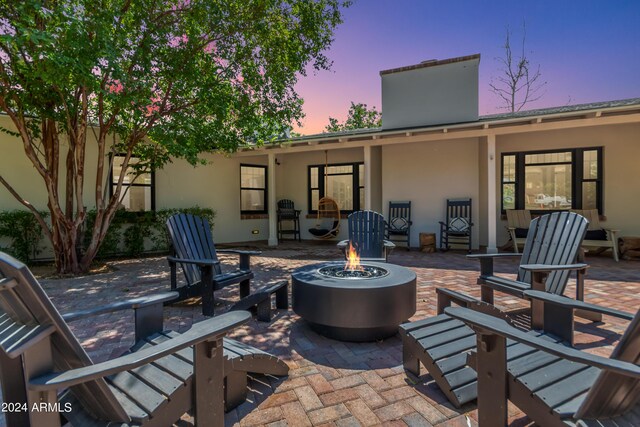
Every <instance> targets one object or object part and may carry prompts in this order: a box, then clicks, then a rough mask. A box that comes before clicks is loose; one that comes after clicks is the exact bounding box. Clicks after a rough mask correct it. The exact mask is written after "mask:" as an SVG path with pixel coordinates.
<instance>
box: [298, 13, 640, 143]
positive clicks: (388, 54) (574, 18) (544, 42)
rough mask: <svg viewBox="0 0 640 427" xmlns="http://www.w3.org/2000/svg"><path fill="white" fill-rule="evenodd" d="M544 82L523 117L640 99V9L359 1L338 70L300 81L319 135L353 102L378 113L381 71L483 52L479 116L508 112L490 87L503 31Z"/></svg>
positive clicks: (338, 42) (344, 29) (335, 50)
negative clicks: (536, 110) (542, 111)
mask: <svg viewBox="0 0 640 427" xmlns="http://www.w3.org/2000/svg"><path fill="white" fill-rule="evenodd" d="M523 21H524V22H526V40H527V41H526V52H527V55H528V56H529V59H530V60H531V63H532V64H539V65H540V70H541V72H542V79H543V80H544V81H546V82H547V85H546V90H545V94H544V96H543V97H542V98H541V99H540V100H539V101H537V102H535V103H532V104H530V105H529V106H528V107H527V108H526V109H533V108H544V107H552V106H558V105H566V104H581V103H585V102H596V101H607V100H614V99H625V98H634V97H640V1H562V0H561V1H529V2H522V1H445V2H443V1H431V0H356V1H355V2H354V4H353V6H352V7H351V8H349V9H347V10H345V12H344V23H343V24H342V25H341V26H340V27H339V28H338V29H337V31H336V33H335V41H334V44H333V46H332V48H331V50H330V51H329V52H328V55H329V57H330V58H331V59H332V60H333V68H332V70H331V71H328V72H326V71H324V72H319V73H317V74H315V75H314V74H313V73H309V75H308V76H307V77H301V79H300V81H299V83H298V85H297V87H296V88H297V90H298V92H299V93H300V95H301V96H302V97H303V98H304V99H305V104H304V110H305V113H306V114H307V117H306V119H305V121H304V126H303V127H302V129H300V131H301V132H302V133H305V134H310V133H317V132H321V131H322V129H323V128H324V126H325V125H326V124H327V123H328V118H329V116H332V117H337V118H339V119H344V118H345V117H346V112H347V110H348V108H349V103H350V102H351V101H354V102H364V103H366V104H368V105H369V106H376V107H377V108H378V109H380V76H379V71H380V70H383V69H388V68H395V67H400V66H404V65H411V64H416V63H419V62H421V61H424V60H426V59H446V58H451V57H456V56H463V55H469V54H474V53H480V54H481V55H482V57H481V61H480V94H479V95H480V114H481V115H484V114H493V113H498V112H500V111H501V110H500V109H499V107H500V101H499V99H498V98H497V96H495V95H494V94H492V93H491V92H490V91H489V87H488V83H489V81H490V79H491V77H492V76H495V75H497V74H498V67H499V64H498V62H497V61H496V60H495V58H496V57H498V56H502V55H503V49H502V45H503V44H504V38H505V33H506V28H507V26H509V27H510V28H511V30H512V32H513V35H512V46H516V45H519V44H520V42H521V39H522V23H523Z"/></svg>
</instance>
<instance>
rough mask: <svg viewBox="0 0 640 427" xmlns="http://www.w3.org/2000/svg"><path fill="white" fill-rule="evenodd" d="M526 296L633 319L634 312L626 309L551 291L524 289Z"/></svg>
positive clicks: (573, 307)
mask: <svg viewBox="0 0 640 427" xmlns="http://www.w3.org/2000/svg"><path fill="white" fill-rule="evenodd" d="M524 296H525V297H528V298H531V299H536V300H540V301H543V302H544V303H545V304H547V303H548V304H554V305H559V306H562V307H568V308H572V309H579V310H586V311H592V312H594V313H602V314H607V315H609V316H613V317H618V318H620V319H625V320H633V314H631V313H627V312H625V311H620V310H615V309H613V308H607V307H602V306H600V305H596V304H590V303H588V302H584V301H580V300H575V299H573V298H568V297H565V296H562V295H556V294H551V293H549V292H543V291H534V290H528V291H524Z"/></svg>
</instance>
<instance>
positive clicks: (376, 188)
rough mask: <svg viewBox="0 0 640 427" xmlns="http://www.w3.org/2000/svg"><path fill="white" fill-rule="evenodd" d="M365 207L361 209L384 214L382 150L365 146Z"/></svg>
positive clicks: (377, 147)
mask: <svg viewBox="0 0 640 427" xmlns="http://www.w3.org/2000/svg"><path fill="white" fill-rule="evenodd" d="M363 149H364V206H360V209H365V210H371V211H376V212H380V213H382V148H381V147H380V146H371V145H365V146H364V147H363Z"/></svg>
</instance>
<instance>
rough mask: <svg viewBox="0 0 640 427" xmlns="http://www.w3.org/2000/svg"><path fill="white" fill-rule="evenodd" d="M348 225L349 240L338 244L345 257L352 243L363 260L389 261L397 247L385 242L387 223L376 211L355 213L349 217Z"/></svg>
mask: <svg viewBox="0 0 640 427" xmlns="http://www.w3.org/2000/svg"><path fill="white" fill-rule="evenodd" d="M348 224H349V240H343V241H341V242H339V243H338V249H340V250H341V251H342V252H343V253H344V254H345V257H346V256H347V255H348V254H347V250H348V247H349V242H351V244H352V245H353V246H354V247H355V249H356V251H357V252H358V255H359V256H360V258H361V259H364V260H370V261H374V260H375V261H385V262H386V261H387V257H388V256H389V254H390V253H391V251H392V250H393V248H395V247H396V245H395V244H393V243H392V242H390V241H388V240H385V222H384V217H383V216H382V215H381V214H379V213H378V212H374V211H358V212H353V213H352V214H350V215H349V217H348Z"/></svg>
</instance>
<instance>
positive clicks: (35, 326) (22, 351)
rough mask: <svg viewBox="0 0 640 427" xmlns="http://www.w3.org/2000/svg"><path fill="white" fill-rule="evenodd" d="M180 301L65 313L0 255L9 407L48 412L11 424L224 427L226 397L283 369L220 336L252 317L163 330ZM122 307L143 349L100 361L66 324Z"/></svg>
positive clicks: (17, 415) (29, 413) (2, 364)
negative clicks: (183, 422)
mask: <svg viewBox="0 0 640 427" xmlns="http://www.w3.org/2000/svg"><path fill="white" fill-rule="evenodd" d="M176 296H177V294H176V293H175V292H168V293H165V294H161V295H155V296H148V297H142V298H136V299H135V300H129V301H122V302H116V303H112V304H110V305H107V306H103V307H96V308H93V309H87V310H83V311H78V312H75V313H69V314H67V315H65V316H61V315H60V313H59V312H58V311H57V310H56V308H55V307H54V306H53V304H52V303H51V300H50V299H49V298H48V297H47V295H46V293H45V292H44V290H43V289H42V287H41V286H40V284H39V283H38V281H37V280H36V279H35V278H34V277H33V275H32V274H31V272H30V271H29V269H28V268H27V267H26V266H25V265H24V264H22V263H21V262H19V261H17V260H16V259H14V258H12V257H10V256H9V255H7V254H4V253H2V252H0V318H2V322H3V331H2V333H1V335H2V336H1V338H0V374H1V375H0V378H1V381H2V397H3V401H4V402H5V403H7V404H11V405H13V406H12V407H14V408H33V407H34V405H36V406H37V407H39V408H42V405H43V404H44V405H46V408H47V410H42V411H33V410H25V411H22V410H20V411H12V412H11V413H6V414H5V416H6V422H7V426H8V427H16V426H34V427H49V426H60V425H61V418H62V421H63V422H66V421H68V422H70V423H71V424H72V425H74V426H84V425H91V426H98V425H101V426H104V425H107V424H109V425H115V424H117V425H129V426H133V425H136V426H164V425H168V424H171V423H173V422H175V421H177V420H179V419H180V417H181V416H182V415H183V414H184V413H185V412H187V411H190V410H191V409H193V410H194V412H193V413H194V415H195V420H196V422H198V423H199V425H201V424H207V425H215V426H222V425H224V416H223V415H224V413H223V408H224V404H225V399H226V404H227V405H228V406H233V405H238V404H239V403H241V401H242V400H244V396H245V395H246V372H247V371H250V372H261V371H267V372H268V373H274V374H277V375H283V374H286V372H287V368H286V365H285V364H284V363H283V362H281V361H279V360H277V359H275V358H274V357H273V356H270V355H268V354H266V353H264V352H261V351H260V350H257V349H254V348H253V347H250V346H247V345H244V344H240V343H237V342H236V341H233V340H228V339H226V338H223V337H224V335H225V334H226V333H227V332H229V331H231V330H233V329H234V328H235V327H237V326H239V325H242V324H243V323H246V322H247V321H248V320H249V319H250V315H249V313H247V312H242V311H238V312H233V313H228V314H224V315H222V316H219V317H216V318H215V319H209V320H205V321H203V322H200V323H197V324H195V325H194V326H193V327H192V328H191V329H189V330H188V331H186V332H184V333H182V334H176V333H173V332H163V331H162V312H163V307H162V304H163V302H166V301H168V300H171V299H173V298H175V297H176ZM123 309H133V310H134V317H135V333H136V341H138V343H137V344H136V345H135V346H134V347H132V349H131V351H130V352H127V353H125V354H124V355H122V356H120V357H118V358H115V359H112V360H108V361H106V362H101V363H96V364H94V363H93V362H92V361H91V359H90V358H89V356H88V355H87V353H86V352H85V351H84V349H83V348H82V346H81V345H80V343H79V342H78V340H77V339H76V338H75V336H74V335H73V334H72V332H71V330H70V329H69V326H68V325H67V321H72V320H78V319H84V318H87V317H89V316H93V315H98V314H104V313H111V312H115V311H119V310H123ZM260 365H262V366H260ZM256 367H258V368H256ZM243 380H244V382H243ZM243 385H244V389H242V386H243Z"/></svg>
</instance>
